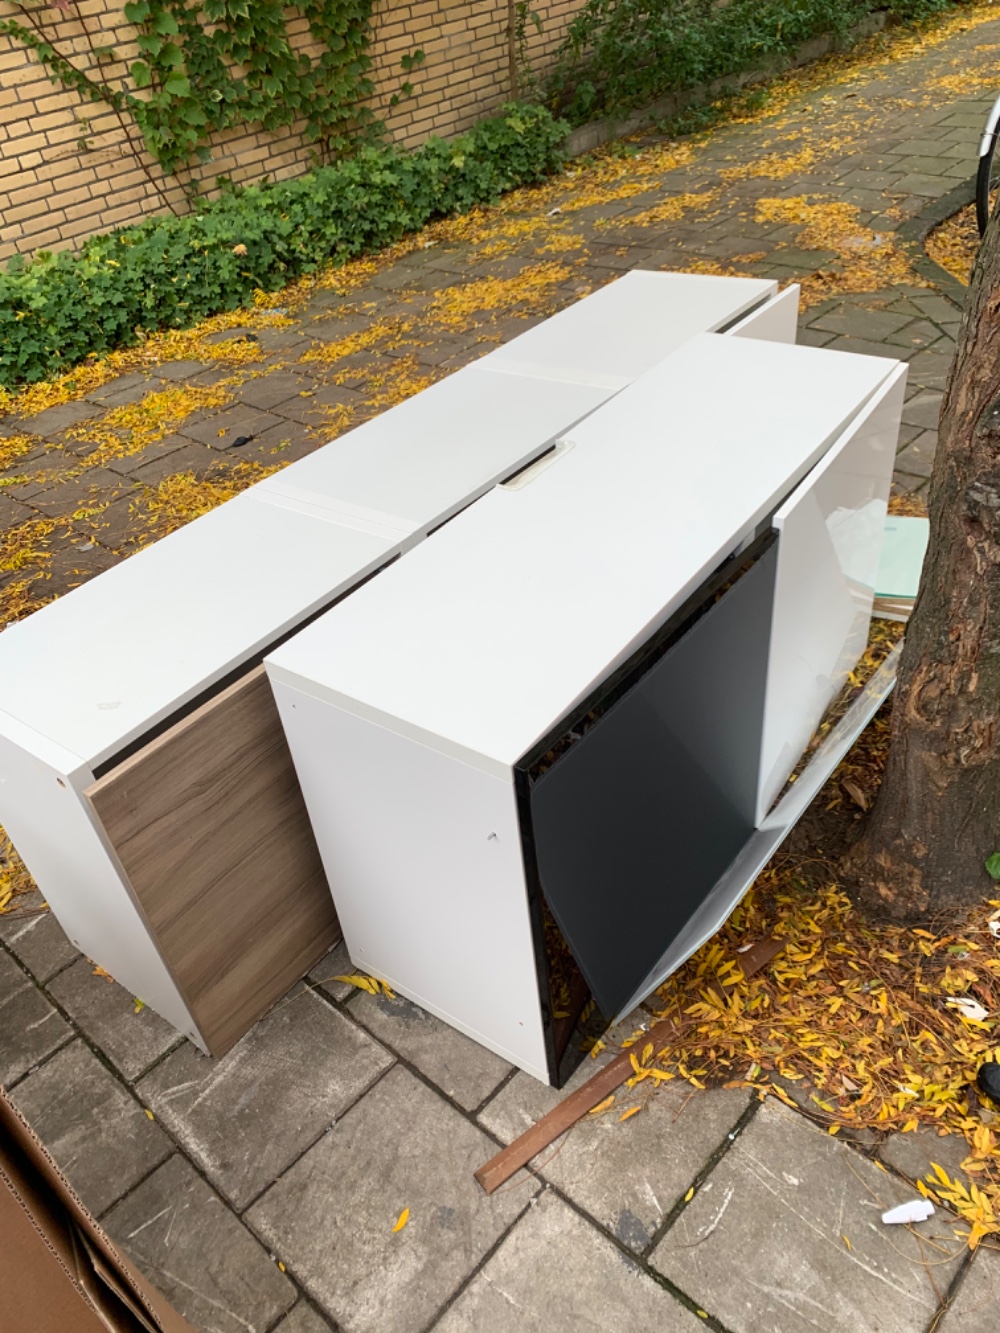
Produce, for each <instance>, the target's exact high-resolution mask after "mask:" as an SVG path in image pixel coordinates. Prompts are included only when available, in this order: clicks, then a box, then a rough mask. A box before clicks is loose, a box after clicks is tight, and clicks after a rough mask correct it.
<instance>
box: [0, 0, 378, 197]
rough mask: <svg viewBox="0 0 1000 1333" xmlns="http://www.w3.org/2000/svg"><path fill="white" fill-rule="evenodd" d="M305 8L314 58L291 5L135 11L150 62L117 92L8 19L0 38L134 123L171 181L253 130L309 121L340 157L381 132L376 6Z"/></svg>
mask: <svg viewBox="0 0 1000 1333" xmlns="http://www.w3.org/2000/svg"><path fill="white" fill-rule="evenodd" d="M296 8H297V12H298V13H299V14H301V15H302V16H303V17H304V18H305V20H306V22H307V23H308V25H309V32H310V35H311V37H312V40H313V43H314V44H315V45H317V46H318V47H319V48H320V51H319V54H318V55H316V56H315V57H310V56H308V55H306V54H305V53H304V52H302V51H296V50H294V49H293V47H292V43H291V40H290V39H289V35H288V27H287V21H286V15H287V14H288V7H287V6H286V5H284V4H282V3H281V0H127V3H126V4H125V7H124V13H125V18H126V19H127V20H128V21H129V22H130V23H132V24H134V25H135V26H136V28H137V29H138V39H137V40H138V45H139V51H140V57H139V59H138V60H135V61H133V62H132V65H131V67H130V71H129V78H123V79H121V80H119V81H118V84H119V86H115V85H114V84H113V83H112V82H111V81H110V79H109V78H105V77H103V73H102V71H100V70H94V71H91V72H87V71H84V70H81V69H80V68H79V67H78V66H76V65H75V64H73V63H72V62H71V61H70V60H69V59H68V58H67V57H66V56H64V55H63V54H61V53H60V52H59V51H58V50H57V48H56V47H55V46H54V44H53V42H51V41H49V40H47V39H46V38H45V37H44V36H43V35H42V33H41V32H40V31H39V30H38V29H37V28H29V27H26V26H25V25H24V24H23V23H21V22H19V21H18V20H17V19H3V20H0V33H3V34H6V35H7V36H9V37H12V38H15V39H16V40H17V41H19V42H21V43H22V44H23V45H24V46H26V47H28V48H29V49H30V50H31V51H33V53H34V54H35V56H36V58H37V59H38V60H39V61H40V62H41V63H42V64H43V65H44V66H45V67H46V69H47V70H48V72H49V75H50V77H51V78H52V79H53V82H57V83H62V84H63V85H64V86H66V87H69V88H73V89H75V90H76V91H77V92H78V93H80V94H81V95H82V96H84V97H86V98H88V99H89V100H91V101H95V102H97V101H99V102H105V103H107V104H108V105H109V106H112V107H114V108H115V110H117V111H119V112H123V111H127V112H129V113H130V114H131V115H132V116H133V117H134V119H135V121H136V123H137V124H138V125H139V128H140V129H141V131H142V134H143V138H144V139H145V142H146V145H147V147H148V148H149V150H150V152H152V153H153V155H154V156H155V157H156V158H157V159H158V160H159V162H160V163H161V164H162V166H163V167H165V168H166V169H167V170H168V171H177V170H178V169H179V168H181V167H183V166H185V165H187V164H188V163H190V162H191V160H192V159H193V158H198V159H200V160H201V161H207V160H209V158H210V157H211V149H210V147H209V143H210V140H211V138H212V136H213V135H215V134H217V133H219V132H220V131H222V130H226V129H231V128H233V127H235V126H238V125H249V124H258V125H260V126H262V128H264V129H265V130H275V129H279V128H280V127H281V126H284V125H291V124H293V123H295V122H298V121H304V122H305V124H304V133H305V135H306V137H307V138H308V139H310V140H311V141H313V142H315V143H318V144H320V145H321V147H322V151H323V154H324V156H326V157H330V156H332V155H335V154H337V153H339V152H342V151H343V150H344V149H345V148H346V147H347V146H348V144H349V143H350V142H352V141H355V140H357V139H358V137H359V136H360V137H366V136H367V137H371V136H372V135H374V133H375V132H377V130H378V129H379V128H380V125H379V122H378V121H377V119H376V117H375V114H374V113H373V111H372V110H371V109H370V108H369V107H368V106H366V105H365V99H366V98H367V97H369V96H370V94H371V93H372V91H373V84H372V81H371V79H370V78H369V71H370V69H371V63H372V62H371V56H370V54H369V47H370V42H371V17H372V10H373V8H374V0H299V4H298V5H297V7H296ZM81 21H82V20H81ZM94 55H95V58H96V61H97V64H98V65H99V66H101V65H104V64H106V63H108V62H115V61H118V60H119V57H118V53H117V51H116V50H115V49H114V47H112V46H103V47H98V48H94Z"/></svg>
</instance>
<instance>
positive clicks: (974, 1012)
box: [948, 995, 990, 1023]
mask: <svg viewBox="0 0 1000 1333" xmlns="http://www.w3.org/2000/svg"><path fill="white" fill-rule="evenodd" d="M948 1003H949V1004H950V1005H951V1006H952V1008H953V1009H957V1010H958V1011H959V1013H960V1014H961V1015H962V1017H963V1018H969V1019H971V1020H972V1022H974V1023H982V1022H984V1021H985V1020H986V1019H987V1018H989V1016H990V1013H989V1010H988V1009H984V1008H983V1006H982V1005H981V1004H979V1002H978V1001H977V1000H970V999H969V997H968V996H967V995H949V996H948Z"/></svg>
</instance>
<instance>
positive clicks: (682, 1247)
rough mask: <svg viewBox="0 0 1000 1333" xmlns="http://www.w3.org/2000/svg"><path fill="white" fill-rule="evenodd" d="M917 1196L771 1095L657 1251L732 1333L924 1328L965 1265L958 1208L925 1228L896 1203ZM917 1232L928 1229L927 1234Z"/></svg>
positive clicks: (662, 1266)
mask: <svg viewBox="0 0 1000 1333" xmlns="http://www.w3.org/2000/svg"><path fill="white" fill-rule="evenodd" d="M909 1197H912V1191H911V1189H910V1187H909V1186H908V1185H906V1184H904V1183H903V1182H901V1181H898V1180H896V1179H895V1178H894V1177H892V1176H890V1175H889V1174H888V1173H887V1172H884V1171H880V1170H879V1168H878V1167H877V1166H876V1165H875V1164H874V1163H872V1162H869V1161H868V1160H867V1159H866V1158H864V1157H862V1156H861V1155H860V1154H858V1153H857V1152H856V1151H855V1150H853V1149H851V1148H849V1147H847V1146H846V1145H845V1144H842V1143H838V1142H836V1140H835V1139H833V1138H831V1137H830V1135H829V1134H826V1133H824V1132H823V1131H822V1130H821V1129H818V1128H817V1127H815V1126H814V1125H812V1124H811V1123H810V1122H809V1121H808V1120H806V1119H805V1118H804V1117H803V1116H800V1115H799V1114H798V1112H796V1111H792V1110H789V1109H788V1108H787V1107H785V1106H782V1105H781V1104H780V1103H777V1102H774V1101H768V1102H767V1103H765V1104H764V1105H763V1106H762V1107H761V1109H760V1111H759V1112H758V1114H757V1116H756V1117H755V1118H754V1121H753V1123H752V1124H751V1125H750V1127H749V1128H748V1129H747V1130H746V1132H745V1133H744V1134H743V1135H742V1136H741V1137H740V1138H739V1139H738V1140H737V1141H736V1143H735V1144H734V1145H733V1147H732V1149H731V1150H730V1152H729V1153H727V1154H726V1156H725V1157H724V1158H723V1159H722V1161H721V1162H720V1163H719V1165H718V1166H717V1167H716V1168H715V1170H714V1171H713V1172H712V1174H711V1175H710V1176H709V1178H708V1179H707V1181H706V1182H705V1183H704V1184H703V1185H702V1186H701V1188H700V1189H699V1191H698V1193H697V1194H696V1195H695V1197H694V1199H693V1200H692V1201H691V1203H690V1204H689V1205H688V1207H687V1208H685V1209H684V1211H683V1212H682V1213H681V1214H680V1217H679V1218H678V1220H677V1222H676V1223H675V1224H674V1225H673V1226H672V1227H671V1228H670V1230H669V1231H668V1232H667V1234H666V1236H665V1237H664V1239H663V1240H662V1241H661V1243H660V1244H659V1245H658V1246H657V1247H656V1249H655V1250H654V1252H653V1255H652V1257H651V1263H652V1264H653V1266H654V1267H655V1268H656V1269H658V1270H659V1271H660V1272H661V1273H663V1274H664V1275H665V1276H666V1277H668V1278H669V1279H670V1280H671V1281H672V1282H675V1283H676V1284H677V1285H678V1286H679V1287H680V1288H681V1290H682V1291H684V1292H685V1293H686V1294H687V1295H688V1296H690V1297H691V1298H692V1299H693V1300H695V1301H696V1302H697V1303H698V1304H699V1305H700V1306H701V1307H702V1308H703V1309H706V1310H708V1312H709V1313H710V1314H712V1315H714V1316H715V1317H716V1318H718V1319H719V1320H720V1321H721V1322H722V1323H723V1324H724V1325H725V1326H726V1328H727V1329H729V1330H731V1333H806V1330H815V1333H860V1330H864V1333H924V1331H925V1330H926V1328H927V1325H928V1323H929V1321H930V1319H931V1317H932V1316H933V1314H934V1312H935V1310H936V1308H937V1304H938V1301H937V1296H936V1295H935V1292H934V1287H933V1285H932V1283H931V1280H930V1276H929V1273H928V1271H927V1270H926V1269H925V1268H924V1266H923V1264H922V1262H921V1249H920V1241H919V1240H918V1234H919V1236H921V1237H927V1238H930V1239H932V1240H934V1242H935V1245H936V1246H944V1255H945V1256H947V1254H948V1253H952V1254H954V1255H955V1256H956V1257H955V1258H954V1259H952V1260H948V1259H947V1258H944V1259H943V1261H942V1262H941V1263H940V1265H937V1261H938V1260H939V1259H942V1254H941V1250H940V1249H934V1250H933V1253H934V1256H935V1263H936V1267H935V1269H934V1278H935V1281H936V1283H937V1285H938V1288H939V1289H941V1290H944V1289H946V1288H947V1285H948V1283H949V1282H950V1281H951V1278H952V1276H953V1275H954V1273H955V1271H956V1270H957V1267H958V1264H959V1263H960V1262H961V1252H960V1247H959V1246H958V1244H957V1243H956V1242H955V1239H954V1237H953V1236H952V1235H951V1229H952V1228H951V1226H950V1225H949V1224H948V1220H946V1215H945V1214H942V1213H938V1214H937V1215H936V1216H935V1217H932V1218H930V1219H929V1220H928V1221H926V1222H922V1223H920V1224H919V1226H918V1227H916V1228H914V1231H910V1230H909V1229H907V1228H904V1227H893V1228H888V1227H886V1226H884V1225H883V1224H882V1222H881V1213H882V1211H883V1210H884V1209H886V1208H890V1207H892V1206H893V1205H894V1204H896V1203H901V1202H903V1201H904V1200H905V1199H906V1198H909ZM915 1233H916V1234H915Z"/></svg>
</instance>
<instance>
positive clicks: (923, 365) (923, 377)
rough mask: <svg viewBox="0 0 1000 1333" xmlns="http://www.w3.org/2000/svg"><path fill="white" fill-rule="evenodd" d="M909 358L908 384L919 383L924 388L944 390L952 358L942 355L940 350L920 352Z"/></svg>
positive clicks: (910, 385)
mask: <svg viewBox="0 0 1000 1333" xmlns="http://www.w3.org/2000/svg"><path fill="white" fill-rule="evenodd" d="M908 360H909V366H910V369H909V374H908V375H907V385H908V386H909V387H912V386H913V385H919V386H920V387H921V388H924V389H938V390H943V389H944V386H945V383H946V381H947V379H948V372H949V371H950V370H951V362H952V358H951V357H950V356H942V355H941V354H940V352H937V351H934V352H918V353H917V354H916V356H911V357H909V358H908Z"/></svg>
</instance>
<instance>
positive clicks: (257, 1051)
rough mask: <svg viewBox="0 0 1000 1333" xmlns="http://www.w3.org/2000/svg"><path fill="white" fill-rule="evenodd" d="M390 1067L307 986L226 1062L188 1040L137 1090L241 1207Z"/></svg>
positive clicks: (375, 1046) (383, 1055) (387, 1057)
mask: <svg viewBox="0 0 1000 1333" xmlns="http://www.w3.org/2000/svg"><path fill="white" fill-rule="evenodd" d="M391 1064H392V1056H391V1055H389V1054H388V1052H387V1051H385V1050H384V1049H383V1048H382V1047H381V1046H380V1045H379V1044H378V1043H377V1042H375V1041H373V1040H372V1038H371V1037H368V1036H366V1035H365V1033H364V1032H362V1031H361V1030H360V1028H358V1027H356V1026H355V1024H353V1023H352V1022H351V1021H350V1019H347V1018H345V1017H344V1016H343V1015H342V1014H339V1013H338V1012H337V1011H336V1010H335V1009H334V1008H333V1007H332V1006H331V1005H329V1004H328V1003H327V1002H326V1001H325V1000H324V999H322V998H321V997H320V996H318V995H316V994H314V993H313V992H312V991H309V990H302V991H300V992H299V993H298V994H297V995H296V996H295V998H294V999H291V1000H288V1001H282V1002H281V1003H279V1004H278V1005H276V1006H275V1008H274V1009H272V1010H271V1012H270V1013H269V1014H268V1015H267V1017H266V1018H264V1019H263V1020H262V1021H261V1022H260V1023H258V1024H257V1025H256V1026H255V1027H253V1028H251V1030H250V1031H249V1032H248V1033H247V1035H246V1036H245V1037H243V1038H242V1039H241V1040H240V1041H239V1042H237V1043H236V1045H235V1046H234V1047H233V1049H232V1050H231V1051H230V1052H229V1053H228V1054H227V1055H224V1056H223V1057H222V1059H221V1060H212V1059H209V1058H208V1057H207V1056H204V1055H201V1054H200V1053H199V1052H198V1051H196V1050H195V1048H194V1047H193V1046H191V1045H190V1044H187V1043H185V1045H184V1046H182V1047H180V1049H179V1050H177V1051H175V1052H174V1054H173V1055H170V1056H168V1057H167V1058H166V1060H164V1062H163V1063H162V1064H161V1065H158V1066H157V1068H156V1069H154V1070H153V1072H152V1073H151V1074H150V1075H149V1076H148V1077H147V1078H145V1079H143V1080H142V1082H141V1083H140V1084H139V1085H138V1090H139V1092H140V1095H141V1096H142V1097H143V1099H144V1100H145V1101H146V1102H147V1104H148V1105H149V1106H151V1107H152V1108H153V1110H154V1111H155V1112H156V1114H157V1115H158V1116H159V1117H160V1118H161V1119H162V1120H163V1123H164V1124H165V1125H167V1126H168V1127H169V1129H170V1130H171V1131H172V1132H173V1133H174V1134H175V1135H176V1137H177V1138H178V1139H179V1140H180V1142H181V1143H182V1144H183V1146H184V1147H185V1148H186V1149H187V1151H188V1152H189V1153H190V1155H191V1156H192V1157H193V1158H194V1160H195V1161H196V1162H197V1163H198V1164H199V1166H201V1168H202V1169H203V1170H204V1172H205V1174H206V1175H207V1176H208V1177H209V1179H210V1180H211V1181H212V1183H213V1184H214V1185H216V1186H217V1187H218V1188H219V1189H221V1190H222V1191H223V1193H225V1194H226V1195H227V1196H228V1197H229V1198H230V1199H231V1200H232V1201H233V1203H234V1205H235V1206H236V1207H237V1208H238V1209H240V1210H242V1209H243V1208H245V1207H246V1205H247V1204H248V1203H249V1201H250V1200H251V1199H252V1198H254V1197H255V1196H256V1195H257V1194H259V1193H260V1191H261V1190H262V1189H263V1188H264V1187H265V1185H267V1184H268V1182H269V1181H271V1180H273V1179H274V1178H275V1176H277V1175H279V1174H280V1173H281V1172H282V1171H284V1169H285V1168H286V1167H287V1166H288V1165H289V1164H290V1163H291V1162H293V1161H294V1160H295V1159H296V1157H298V1156H299V1154H300V1153H302V1152H303V1151H304V1150H305V1149H306V1148H308V1147H309V1145H310V1144H311V1143H313V1142H314V1141H315V1140H316V1139H317V1138H318V1137H319V1135H320V1134H321V1133H322V1132H323V1130H324V1129H326V1128H327V1127H328V1126H329V1125H331V1124H332V1123H333V1121H334V1120H335V1119H336V1118H337V1116H339V1115H342V1114H343V1112H344V1111H345V1110H346V1108H347V1107H348V1106H350V1104H351V1103H352V1102H353V1101H354V1100H355V1098H357V1097H359V1096H360V1095H361V1094H362V1093H363V1092H364V1091H365V1089H366V1088H367V1087H369V1086H370V1084H371V1083H372V1082H373V1081H374V1080H375V1079H376V1078H378V1076H379V1075H380V1074H381V1073H382V1072H383V1071H384V1070H385V1069H387V1068H388V1067H389V1065H391Z"/></svg>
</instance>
